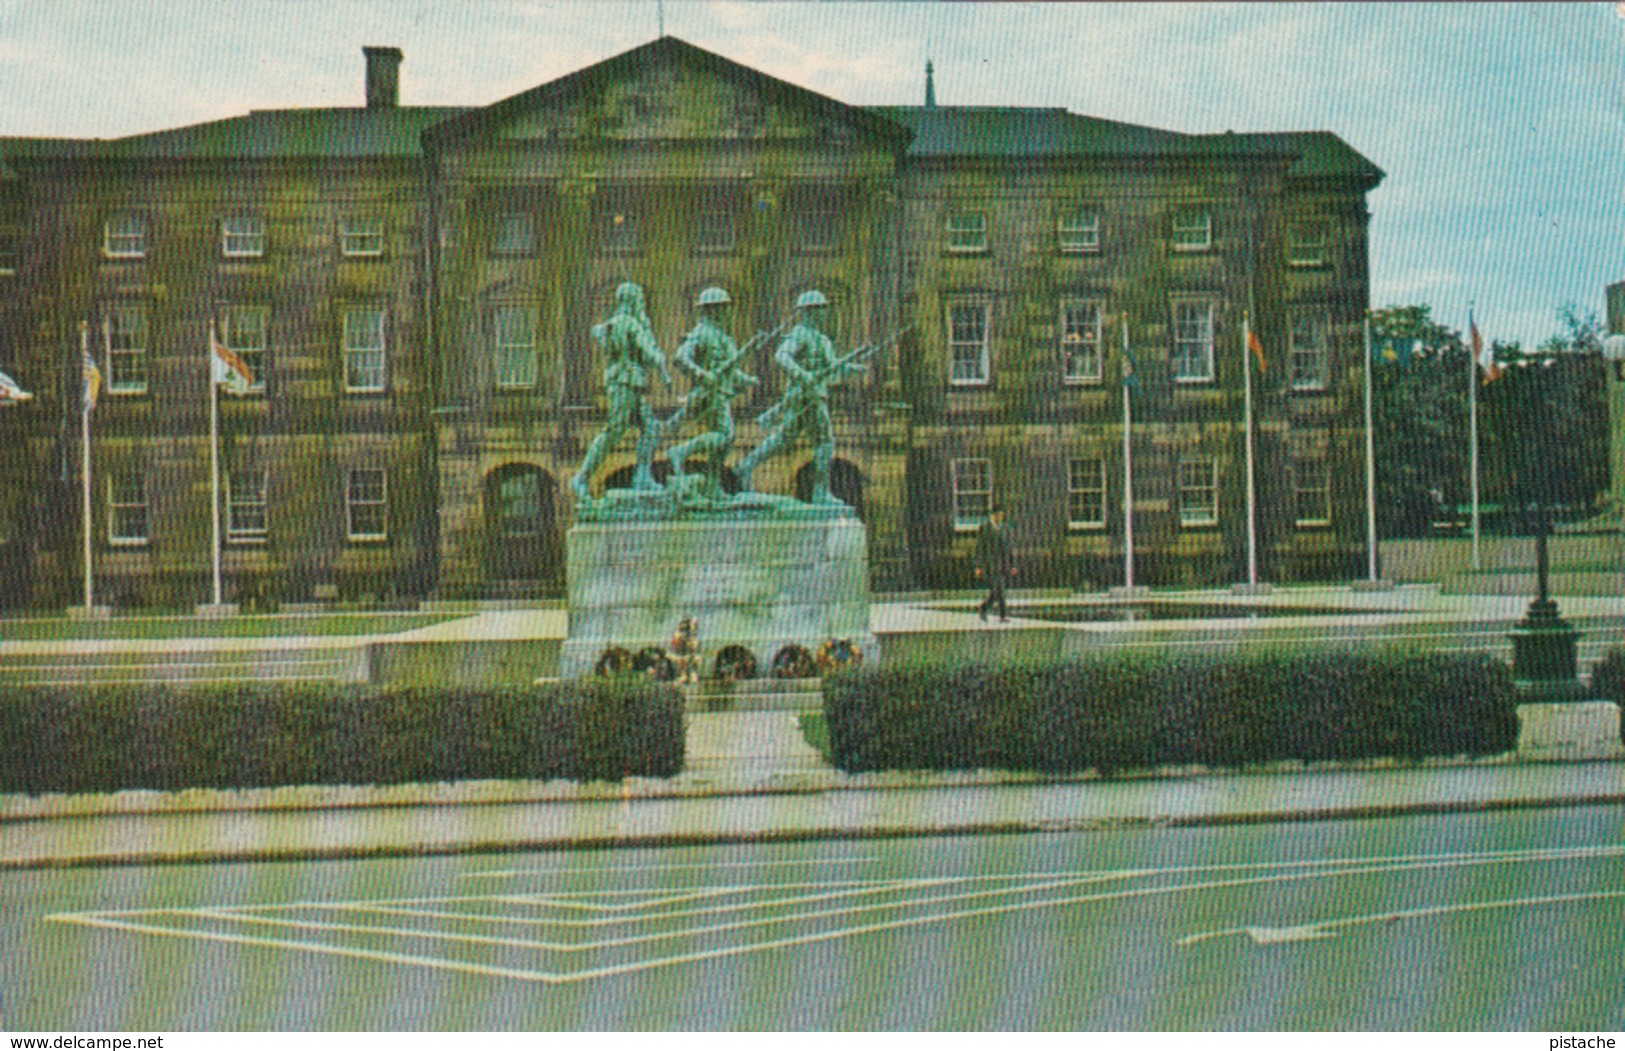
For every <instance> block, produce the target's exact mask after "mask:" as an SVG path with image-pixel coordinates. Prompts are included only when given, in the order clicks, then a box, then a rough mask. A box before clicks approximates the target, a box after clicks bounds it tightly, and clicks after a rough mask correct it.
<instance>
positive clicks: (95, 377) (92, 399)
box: [82, 348, 102, 415]
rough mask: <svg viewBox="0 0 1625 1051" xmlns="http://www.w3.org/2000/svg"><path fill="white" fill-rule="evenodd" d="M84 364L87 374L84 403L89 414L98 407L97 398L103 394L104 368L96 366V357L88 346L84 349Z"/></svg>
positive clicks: (85, 373)
mask: <svg viewBox="0 0 1625 1051" xmlns="http://www.w3.org/2000/svg"><path fill="white" fill-rule="evenodd" d="M84 359H85V360H84V361H83V362H82V366H83V369H84V375H85V388H84V405H85V414H86V415H89V414H90V412H91V411H92V410H94V409H95V408H96V399H98V398H100V397H101V394H102V370H101V369H99V368H97V367H96V359H95V358H94V357H92V356H91V354H90V350H89V349H88V348H86V349H85V351H84Z"/></svg>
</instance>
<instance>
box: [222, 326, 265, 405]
mask: <svg viewBox="0 0 1625 1051" xmlns="http://www.w3.org/2000/svg"><path fill="white" fill-rule="evenodd" d="M268 317H269V314H268V312H267V311H266V309H265V308H264V307H227V308H226V310H225V312H224V313H223V314H222V315H221V317H220V341H221V342H222V343H224V344H225V345H226V349H227V350H229V351H231V352H232V353H234V354H236V355H237V356H238V357H239V358H242V359H243V364H245V365H247V366H248V371H249V372H250V373H252V374H253V376H254V382H253V384H252V385H251V386H250V387H249V389H250V390H257V391H263V390H264V389H265V344H266V335H265V332H266V328H267V327H268V325H267V318H268Z"/></svg>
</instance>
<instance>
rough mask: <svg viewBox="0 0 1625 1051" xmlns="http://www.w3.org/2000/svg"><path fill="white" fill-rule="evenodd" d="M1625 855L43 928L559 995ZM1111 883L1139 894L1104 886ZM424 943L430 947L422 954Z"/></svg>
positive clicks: (129, 914)
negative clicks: (1102, 914)
mask: <svg viewBox="0 0 1625 1051" xmlns="http://www.w3.org/2000/svg"><path fill="white" fill-rule="evenodd" d="M1622 856H1625V845H1618V844H1599V845H1584V846H1574V847H1553V848H1529V849H1519V850H1500V851H1479V852H1462V853H1438V854H1397V855H1382V856H1369V857H1353V858H1307V859H1301V858H1300V859H1285V860H1276V861H1247V862H1229V863H1216V864H1207V865H1172V866H1162V867H1135V868H1122V869H1103V870H1095V871H1074V872H1006V873H978V874H975V875H966V876H932V877H925V878H908V879H899V878H873V879H845V880H805V879H797V880H787V881H783V882H775V881H772V880H757V881H754V882H739V881H729V882H718V883H714V884H709V885H703V886H695V887H685V888H681V889H677V888H671V887H659V886H656V887H646V888H605V889H598V890H558V891H548V890H545V889H543V890H537V891H535V892H527V893H506V894H485V895H477V894H476V895H446V896H440V897H412V898H373V899H358V900H330V901H299V902H280V903H259V904H228V905H211V906H207V907H202V908H169V909H123V910H99V911H89V912H72V913H56V914H52V915H50V916H48V917H46V918H47V919H48V920H51V921H55V922H60V923H67V924H74V925H77V926H82V927H89V928H101V929H107V930H116V931H123V932H128V933H134V934H140V935H143V936H150V937H161V938H171V939H179V940H187V939H191V940H199V941H210V942H218V943H225V944H231V945H240V946H249V947H256V948H260V949H268V950H276V951H291V952H309V953H317V954H322V955H328V956H337V957H347V958H351V959H357V960H366V961H371V962H377V963H384V964H392V965H401V966H411V967H424V968H431V969H439V970H447V971H457V972H463V973H469V974H479V975H485V976H489V977H497V978H509V979H518V980H523V981H531V982H539V983H543V984H550V985H559V984H565V983H571V982H584V981H589V980H592V979H596V978H606V977H613V976H620V975H628V974H635V973H639V972H644V971H649V970H652V969H655V968H661V967H672V966H678V965H682V964H691V963H699V962H702V961H710V960H718V959H724V958H729V957H738V956H744V955H747V954H753V953H761V952H768V951H774V950H780V949H786V948H790V947H794V946H803V945H812V944H818V943H824V942H831V941H837V940H842V939H851V938H859V937H864V936H869V935H878V934H883V933H888V932H898V931H905V930H910V929H917V928H921V927H926V926H933V925H942V924H949V923H953V922H962V921H966V920H971V919H976V918H983V917H991V916H1002V915H1013V914H1018V913H1024V912H1031V911H1035V910H1048V909H1062V908H1077V907H1083V906H1089V905H1110V904H1112V903H1121V902H1128V901H1132V900H1136V899H1149V898H1154V897H1158V896H1166V895H1174V894H1187V895H1192V894H1200V893H1203V892H1208V891H1215V890H1227V889H1234V888H1244V887H1257V886H1268V885H1282V884H1289V883H1304V882H1311V881H1330V880H1339V879H1349V878H1354V877H1370V876H1375V875H1383V874H1394V873H1408V872H1422V871H1430V870H1444V869H1462V868H1469V867H1476V866H1488V865H1521V864H1555V863H1571V862H1583V861H1598V860H1607V859H1615V858H1620V857H1622ZM843 860H853V859H843ZM730 867H736V866H730ZM755 867H760V868H764V869H767V868H769V866H755ZM661 871H666V870H661ZM588 873H590V870H567V872H565V873H559V872H554V873H538V874H535V875H545V876H552V877H556V876H558V875H562V874H588ZM522 874H524V875H532V874H531V873H522ZM1113 882H1116V883H1119V884H1124V883H1126V884H1128V885H1127V886H1119V887H1117V888H1115V889H1113V888H1109V887H1106V886H1103V884H1109V883H1113ZM1613 898H1625V891H1604V892H1596V893H1588V894H1567V895H1548V896H1544V897H1539V898H1518V899H1505V900H1499V901H1491V902H1457V903H1450V904H1445V905H1430V906H1427V907H1422V908H1413V909H1408V910H1399V911H1391V912H1383V913H1371V914H1365V915H1360V916H1349V917H1341V918H1334V919H1330V920H1324V921H1320V922H1314V923H1306V924H1298V925H1289V926H1280V927H1275V926H1263V925H1257V924H1255V925H1250V926H1235V927H1226V928H1223V929H1219V930H1212V931H1203V932H1200V933H1197V934H1192V935H1187V936H1185V937H1184V938H1181V939H1179V940H1178V943H1177V944H1180V945H1194V944H1198V943H1200V942H1203V941H1207V940H1211V939H1214V938H1219V937H1223V936H1226V935H1241V936H1246V937H1248V938H1250V939H1251V940H1252V941H1253V942H1254V943H1255V944H1259V945H1274V944H1283V943H1288V942H1301V941H1310V940H1319V939H1324V938H1329V937H1333V936H1335V934H1336V932H1337V931H1339V930H1342V929H1344V928H1347V927H1351V926H1356V925H1359V924H1367V923H1378V922H1392V921H1394V920H1396V919H1415V918H1422V917H1431V916H1439V915H1445V914H1449V913H1452V912H1465V911H1472V910H1478V909H1493V908H1514V907H1524V906H1541V905H1553V904H1558V903H1563V902H1581V901H1598V900H1606V899H1613ZM346 916H347V917H348V918H346ZM273 932H275V933H273ZM391 946H393V947H391ZM429 947H432V951H427V950H428V949H429ZM419 949H424V950H426V951H418V950H419Z"/></svg>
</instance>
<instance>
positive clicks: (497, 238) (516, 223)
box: [491, 212, 536, 255]
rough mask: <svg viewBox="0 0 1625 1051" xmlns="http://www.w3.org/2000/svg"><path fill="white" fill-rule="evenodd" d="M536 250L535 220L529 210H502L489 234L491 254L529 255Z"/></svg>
mask: <svg viewBox="0 0 1625 1051" xmlns="http://www.w3.org/2000/svg"><path fill="white" fill-rule="evenodd" d="M534 251H536V220H535V218H534V217H533V216H532V215H531V214H530V213H529V212H503V213H502V214H500V215H498V216H497V221H496V227H495V229H494V230H493V231H492V235H491V253H492V254H493V255H529V254H530V253H532V252H534Z"/></svg>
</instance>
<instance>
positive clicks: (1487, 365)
mask: <svg viewBox="0 0 1625 1051" xmlns="http://www.w3.org/2000/svg"><path fill="white" fill-rule="evenodd" d="M1467 329H1468V331H1469V332H1471V333H1472V341H1473V360H1474V361H1476V362H1478V367H1479V368H1481V369H1483V370H1484V383H1485V384H1486V385H1488V384H1491V383H1494V382H1495V381H1496V380H1498V379H1500V378H1501V373H1502V372H1504V371H1506V370H1504V369H1503V368H1501V365H1500V363H1499V362H1497V361H1496V360H1495V348H1494V347H1493V346H1490V347H1486V346H1485V345H1484V337H1482V336H1480V335H1479V334H1478V323H1477V322H1476V321H1474V320H1472V318H1471V317H1470V316H1469V318H1468V320H1467Z"/></svg>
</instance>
